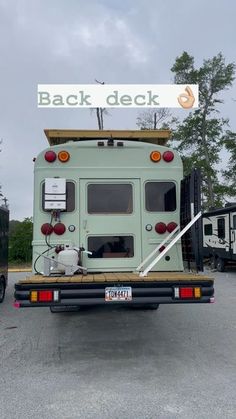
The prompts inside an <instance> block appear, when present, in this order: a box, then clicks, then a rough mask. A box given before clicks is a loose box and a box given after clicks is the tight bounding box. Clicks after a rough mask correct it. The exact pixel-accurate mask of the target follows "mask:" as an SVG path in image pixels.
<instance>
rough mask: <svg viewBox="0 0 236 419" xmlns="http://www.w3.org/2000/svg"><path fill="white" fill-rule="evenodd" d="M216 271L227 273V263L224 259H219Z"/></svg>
mask: <svg viewBox="0 0 236 419" xmlns="http://www.w3.org/2000/svg"><path fill="white" fill-rule="evenodd" d="M216 269H217V271H218V272H224V271H225V261H224V259H221V258H217V260H216Z"/></svg>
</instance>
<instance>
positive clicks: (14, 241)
mask: <svg viewBox="0 0 236 419" xmlns="http://www.w3.org/2000/svg"><path fill="white" fill-rule="evenodd" d="M32 237H33V222H32V218H25V219H24V221H17V220H11V221H10V229H9V260H10V261H11V262H17V263H19V262H20V263H28V262H30V261H31V259H32Z"/></svg>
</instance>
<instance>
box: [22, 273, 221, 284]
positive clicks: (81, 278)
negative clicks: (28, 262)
mask: <svg viewBox="0 0 236 419" xmlns="http://www.w3.org/2000/svg"><path fill="white" fill-rule="evenodd" d="M212 279H213V278H212V277H210V276H208V275H200V274H196V273H187V272H150V273H149V274H148V276H146V277H140V276H139V274H138V273H133V272H106V273H103V274H88V275H73V276H61V277H59V276H57V277H46V276H43V275H32V276H28V277H26V278H25V279H22V280H20V281H19V283H20V284H27V283H32V284H39V283H42V284H43V283H55V282H59V283H60V282H61V283H68V282H71V283H80V282H83V283H86V282H87V283H91V282H149V281H154V282H162V281H166V282H168V281H196V280H200V281H201V280H212Z"/></svg>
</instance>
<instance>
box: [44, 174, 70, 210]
mask: <svg viewBox="0 0 236 419" xmlns="http://www.w3.org/2000/svg"><path fill="white" fill-rule="evenodd" d="M44 197H45V182H43V184H42V208H43V211H48V210H45V199H44ZM74 210H75V184H74V182H71V181H66V211H65V212H73V211H74Z"/></svg>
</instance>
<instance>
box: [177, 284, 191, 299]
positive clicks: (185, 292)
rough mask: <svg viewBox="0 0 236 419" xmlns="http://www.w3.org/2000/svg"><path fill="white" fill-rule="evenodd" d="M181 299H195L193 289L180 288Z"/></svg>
mask: <svg viewBox="0 0 236 419" xmlns="http://www.w3.org/2000/svg"><path fill="white" fill-rule="evenodd" d="M179 294H180V298H194V294H193V288H191V287H188V288H182V287H181V288H180V289H179Z"/></svg>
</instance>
